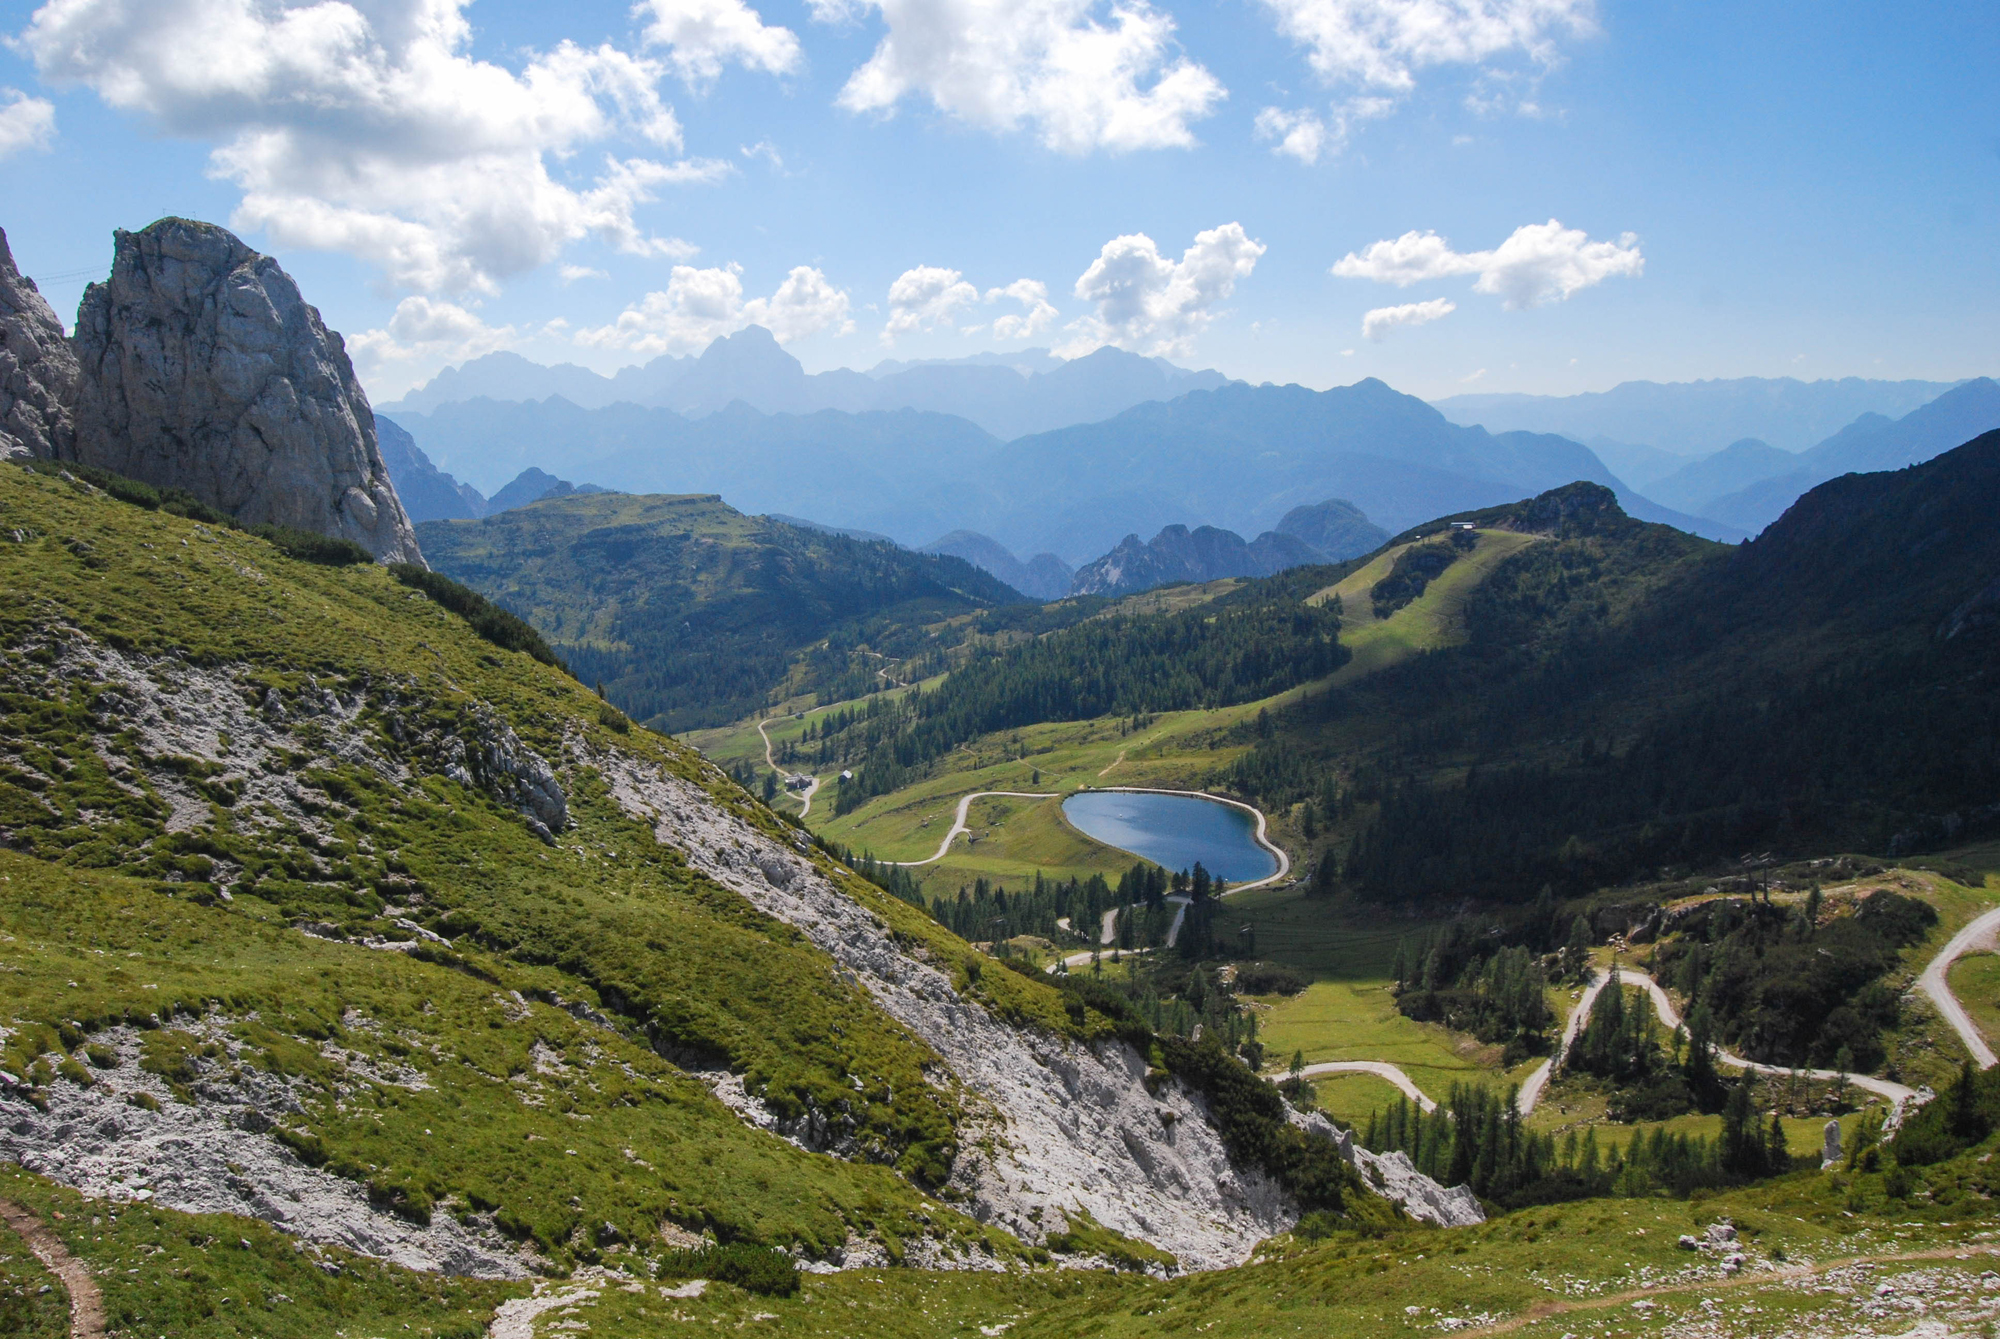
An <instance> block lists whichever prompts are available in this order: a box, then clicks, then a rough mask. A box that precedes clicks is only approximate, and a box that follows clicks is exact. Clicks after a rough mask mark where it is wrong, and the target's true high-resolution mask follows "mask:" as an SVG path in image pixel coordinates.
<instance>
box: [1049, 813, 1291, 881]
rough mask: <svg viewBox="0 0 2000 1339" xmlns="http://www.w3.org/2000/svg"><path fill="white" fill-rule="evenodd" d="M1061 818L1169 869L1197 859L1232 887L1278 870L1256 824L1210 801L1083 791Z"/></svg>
mask: <svg viewBox="0 0 2000 1339" xmlns="http://www.w3.org/2000/svg"><path fill="white" fill-rule="evenodd" d="M1063 816H1064V817H1066V818H1068V819H1069V821H1070V822H1071V823H1073V824H1075V825H1076V827H1077V828H1078V829H1079V830H1081V831H1082V832H1083V833H1084V834H1085V835H1086V836H1090V837H1094V838H1096V839H1097V840H1098V841H1101V842H1103V843H1104V844H1105V845H1107V846H1116V847H1118V848H1119V849H1120V850H1123V851H1130V852H1132V853H1133V854H1134V855H1139V856H1144V857H1145V858H1146V859H1148V860H1150V861H1152V862H1154V863H1155V864H1157V865H1161V866H1164V867H1165V868H1167V869H1170V870H1175V871H1179V870H1184V869H1193V868H1194V864H1195V861H1197V860H1199V861H1200V862H1201V863H1202V864H1203V865H1204V866H1206V867H1207V869H1208V872H1209V873H1211V874H1216V875H1220V876H1221V877H1222V878H1225V879H1227V880H1229V882H1231V883H1252V882H1255V881H1256V880H1258V879H1262V878H1265V877H1267V876H1268V875H1271V874H1274V873H1276V872H1277V869H1278V862H1277V859H1276V858H1275V857H1273V856H1272V854H1271V853H1270V852H1269V851H1266V850H1265V849H1264V848H1263V847H1261V846H1259V845H1258V844H1257V837H1256V833H1257V820H1256V819H1254V818H1252V817H1251V816H1250V815H1249V814H1247V813H1245V812H1244V811H1243V810H1241V809H1238V808H1237V807H1236V806H1234V805H1230V804H1218V803H1216V802H1215V801H1214V800H1198V799H1196V798H1194V797H1193V796H1192V795H1132V794H1126V793H1125V792H1122V791H1106V790H1098V791H1088V792H1086V793H1084V794H1081V795H1072V796H1070V797H1069V798H1068V799H1066V800H1064V801H1063Z"/></svg>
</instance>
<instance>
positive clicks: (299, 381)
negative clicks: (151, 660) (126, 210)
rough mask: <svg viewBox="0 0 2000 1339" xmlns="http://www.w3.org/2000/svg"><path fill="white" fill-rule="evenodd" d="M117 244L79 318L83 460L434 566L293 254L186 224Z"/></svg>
mask: <svg viewBox="0 0 2000 1339" xmlns="http://www.w3.org/2000/svg"><path fill="white" fill-rule="evenodd" d="M116 243H117V249H116V255H115V257H114V259H113V261H112V266H111V277H110V279H109V280H108V281H106V282H104V283H101V284H92V285H91V286H90V287H89V288H88V289H86V290H85V291H84V296H83V305H82V307H81V308H80V309H79V311H78V312H77V329H76V338H75V345H74V347H75V350H76V358H77V362H78V363H79V364H80V367H81V371H82V383H81V387H80V392H79V395H78V399H77V409H76V442H75V450H74V458H75V459H77V460H79V461H81V462H83V463H85V464H89V465H98V466H101V467H103V468H105V469H109V470H114V471H116V472H117V473H119V474H123V475H126V476H128V477H130V478H134V479H140V480H143V481H144V482H146V483H150V484H153V485H155V486H161V487H175V488H182V489H185V490H187V491H188V492H190V493H192V494H194V495H195V496H196V497H198V498H200V499H201V500H202V501H204V502H206V503H208V504H209V505H210V506H213V507H218V508H221V509H222V510H224V511H227V512H229V513H231V514H232V515H234V516H235V517H236V518H237V519H239V520H241V521H244V522H246V523H248V524H252V525H255V524H264V523H269V524H275V525H285V526H291V527H294V528H296V529H300V530H312V531H317V532H319V533H321V534H327V535H335V536H338V537H340V538H343V539H351V540H353V541H354V542H356V543H357V544H359V545H361V546H362V547H363V548H365V549H367V550H368V551H369V552H370V553H372V554H374V555H376V556H377V557H378V558H381V559H384V560H386V561H392V562H421V561H422V556H421V555H420V553H419V552H418V549H417V539H416V534H415V532H414V531H413V530H412V529H411V526H410V521H409V517H408V516H406V515H405V514H404V512H403V504H402V503H401V502H400V501H399V500H398V499H397V497H396V489H395V485H394V484H393V483H391V482H390V478H389V472H388V470H387V468H386V467H384V465H383V463H382V456H381V452H380V451H379V450H378V449H377V446H376V438H375V415H374V412H373V411H372V410H371V409H370V408H369V405H368V397H367V395H366V394H365V393H364V392H363V391H362V389H361V384H360V382H358V381H357V380H356V379H355V376H354V367H353V365H352V364H351V363H350V362H349V361H348V358H347V350H346V346H345V345H344V344H343V343H342V342H341V338H340V336H339V335H338V334H336V333H334V332H333V331H330V330H328V329H327V328H326V326H325V324H324V323H322V322H321V320H320V316H319V312H318V311H316V310H314V309H313V308H312V307H310V306H308V305H307V304H306V302H305V300H304V298H302V297H301V296H300V295H299V289H298V285H297V284H295V283H294V282H292V279H291V276H289V275H287V274H286V273H285V272H284V270H283V269H281V268H280V267H279V265H278V262H277V261H275V260H273V259H271V258H270V257H269V256H262V255H259V254H258V253H256V252H255V251H252V250H251V249H250V248H249V247H247V246H245V245H244V244H243V243H242V242H241V241H239V240H237V238H236V237H234V236H233V235H231V234H230V233H229V232H228V231H226V230H225V229H222V228H218V227H216V226H214V225H213V224H207V223H196V222H193V221H190V220H187V219H162V220H160V221H159V222H158V223H155V224H153V225H152V226H151V227H149V228H146V229H145V230H143V231H141V232H136V233H130V232H124V231H120V232H118V233H117V234H116ZM60 454H63V455H65V456H67V455H68V454H69V453H67V452H64V453H60Z"/></svg>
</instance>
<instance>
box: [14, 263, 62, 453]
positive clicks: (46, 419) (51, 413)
mask: <svg viewBox="0 0 2000 1339" xmlns="http://www.w3.org/2000/svg"><path fill="white" fill-rule="evenodd" d="M76 391H77V368H76V354H75V353H74V352H73V351H72V350H71V349H70V346H69V339H68V338H67V337H66V336H65V335H64V334H63V328H62V322H61V321H59V320H57V319H56V314H55V311H54V309H53V308H51V307H50V306H49V304H48V302H47V300H46V299H44V298H43V297H42V294H41V290H39V289H37V288H36V287H35V281H34V280H33V279H30V278H28V277H27V276H26V275H24V274H22V273H21V272H20V271H19V270H17V269H15V268H14V253H13V251H12V250H11V249H10V248H9V247H8V245H7V234H6V233H5V232H0V460H6V459H10V458H12V457H15V456H35V457H39V458H41V459H48V458H50V457H52V456H65V455H68V454H70V451H71V448H72V447H73V446H74V444H75V441H76V424H75V420H74V418H73V415H72V408H73V406H74V405H75V403H76Z"/></svg>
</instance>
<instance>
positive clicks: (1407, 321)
mask: <svg viewBox="0 0 2000 1339" xmlns="http://www.w3.org/2000/svg"><path fill="white" fill-rule="evenodd" d="M1457 310H1458V304H1457V303H1456V302H1453V301H1452V300H1451V299H1449V298H1432V299H1431V300H1430V301H1429V302H1405V303H1404V304H1403V305H1402V306H1400V307H1377V308H1375V310H1373V311H1371V312H1369V313H1367V314H1366V315H1364V316H1363V317H1362V318H1361V333H1362V335H1363V336H1364V337H1365V338H1368V339H1372V340H1374V341H1375V342H1376V343H1377V344H1380V343H1381V342H1382V340H1383V338H1384V337H1385V336H1387V335H1388V333H1389V332H1390V331H1391V330H1394V329H1396V328H1397V327H1398V326H1405V325H1429V324H1430V323H1431V322H1432V321H1441V320H1443V319H1444V318H1445V317H1447V316H1449V315H1451V314H1452V313H1453V312H1455V311H1457ZM1349 352H1352V350H1349Z"/></svg>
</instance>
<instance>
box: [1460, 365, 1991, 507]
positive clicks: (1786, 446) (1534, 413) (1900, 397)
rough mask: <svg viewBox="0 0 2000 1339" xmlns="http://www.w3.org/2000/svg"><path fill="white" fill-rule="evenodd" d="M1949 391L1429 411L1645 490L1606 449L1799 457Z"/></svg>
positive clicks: (1753, 388) (1489, 401) (1785, 387)
mask: <svg viewBox="0 0 2000 1339" xmlns="http://www.w3.org/2000/svg"><path fill="white" fill-rule="evenodd" d="M1956 384H1958V383H1956V382H1950V381H1868V380H1864V379H1863V378H1861V377H1842V378H1841V379H1839V380H1837V381H1835V380H1826V381H1799V380H1796V379H1795V378H1792V377H1739V378H1736V379H1735V380H1731V381H1681V382H1670V383H1661V382H1657V381H1627V382H1623V383H1621V384H1619V385H1617V386H1613V387H1612V388H1611V389H1610V390H1608V391H1593V392H1590V393H1588V394H1585V395H1453V396H1450V397H1448V398H1446V399H1442V400H1438V401H1435V402H1434V403H1435V404H1436V405H1437V407H1438V409H1439V410H1440V411H1441V412H1442V413H1443V414H1444V416H1445V417H1446V418H1448V419H1450V420H1451V421H1452V422H1453V423H1466V424H1472V423H1477V424H1480V425H1481V426H1483V427H1485V428H1487V429H1488V430H1490V431H1493V432H1514V431H1522V432H1554V433H1561V434H1562V435H1563V436H1565V437H1569V438H1573V439H1574V440H1576V441H1579V442H1582V443H1584V444H1585V445H1587V446H1589V447H1591V448H1592V449H1593V450H1596V451H1597V453H1598V454H1599V455H1600V456H1602V457H1603V458H1604V459H1605V461H1606V462H1607V463H1611V464H1612V465H1613V468H1615V469H1618V470H1619V471H1620V473H1621V474H1623V475H1625V476H1626V478H1627V482H1629V483H1632V484H1636V485H1639V486H1641V487H1643V486H1645V485H1646V484H1648V483H1651V482H1652V479H1651V478H1648V477H1646V474H1645V471H1644V470H1627V468H1626V467H1625V465H1623V464H1621V463H1617V462H1614V461H1613V460H1612V456H1613V454H1614V451H1613V449H1612V448H1615V447H1616V446H1617V445H1637V446H1640V447H1651V448H1654V449H1655V450H1657V451H1662V452H1665V453H1668V454H1669V455H1670V456H1672V455H1679V456H1702V455H1709V454H1711V453H1713V452H1716V451H1720V450H1722V449H1723V448H1724V447H1726V446H1728V445H1729V444H1730V443H1732V442H1736V441H1740V440H1741V439H1743V438H1745V437H1755V438H1757V439H1759V440H1760V441H1763V442H1766V443H1768V444H1770V445H1772V446H1775V447H1777V448H1778V449H1779V450H1781V451H1803V450H1805V449H1806V448H1807V447H1809V446H1811V445H1813V444H1814V443H1816V442H1820V441H1823V440H1825V439H1826V438H1827V437H1829V436H1831V435H1832V434H1834V433H1836V432H1838V431H1840V430H1841V429H1842V428H1843V427H1845V426H1846V425H1848V424H1849V423H1852V422H1853V421H1854V420H1855V419H1856V418H1859V417H1860V416H1861V415H1863V414H1883V415H1887V416H1888V417H1890V418H1900V417H1901V416H1903V415H1904V414H1907V413H1909V412H1910V411H1911V410H1912V409H1915V408H1916V407H1917V406H1919V405H1922V404H1927V403H1929V402H1930V401H1932V400H1934V399H1936V398H1937V397H1938V396H1940V395H1942V394H1944V392H1946V391H1948V390H1950V389H1951V388H1952V387H1953V386H1954V385H1956ZM1673 468H1677V466H1675V465H1669V466H1668V467H1667V468H1666V469H1662V470H1660V471H1659V474H1658V475H1655V476H1653V477H1661V476H1664V475H1665V474H1667V473H1669V472H1670V471H1671V470H1672V469H1673Z"/></svg>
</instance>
